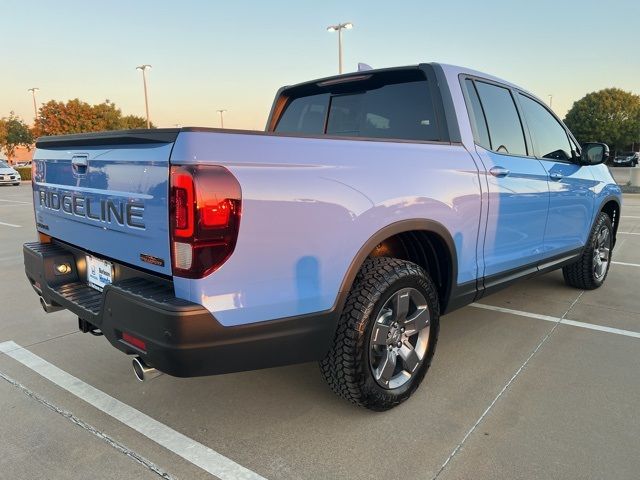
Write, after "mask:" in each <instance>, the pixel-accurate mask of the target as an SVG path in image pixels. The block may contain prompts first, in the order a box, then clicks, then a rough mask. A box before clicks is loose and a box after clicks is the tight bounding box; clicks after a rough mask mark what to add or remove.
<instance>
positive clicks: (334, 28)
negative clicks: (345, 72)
mask: <svg viewBox="0 0 640 480" xmlns="http://www.w3.org/2000/svg"><path fill="white" fill-rule="evenodd" d="M352 28H353V23H351V22H345V23H339V24H337V25H329V26H328V27H327V31H328V32H338V73H340V74H341V73H342V30H351V29H352Z"/></svg>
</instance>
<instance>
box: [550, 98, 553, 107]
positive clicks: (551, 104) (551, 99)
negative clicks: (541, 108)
mask: <svg viewBox="0 0 640 480" xmlns="http://www.w3.org/2000/svg"><path fill="white" fill-rule="evenodd" d="M549 108H553V95H549Z"/></svg>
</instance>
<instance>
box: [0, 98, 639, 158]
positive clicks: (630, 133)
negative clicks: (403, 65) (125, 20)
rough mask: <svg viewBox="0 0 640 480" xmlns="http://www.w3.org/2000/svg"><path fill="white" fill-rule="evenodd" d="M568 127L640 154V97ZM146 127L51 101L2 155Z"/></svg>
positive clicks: (574, 112) (7, 140) (138, 120)
mask: <svg viewBox="0 0 640 480" xmlns="http://www.w3.org/2000/svg"><path fill="white" fill-rule="evenodd" d="M564 122H565V123H566V124H567V126H568V127H569V129H570V130H571V131H572V132H573V134H574V135H575V136H576V138H577V139H578V141H579V142H581V143H584V142H604V143H606V144H607V145H609V148H610V149H611V151H612V152H616V151H620V150H623V149H629V148H631V147H634V148H635V149H640V95H635V94H633V93H631V92H625V91H624V90H621V89H619V88H606V89H604V90H600V91H597V92H592V93H589V94H587V95H586V96H584V97H583V98H581V99H580V100H578V101H577V102H575V103H574V104H573V106H572V107H571V109H570V110H569V112H567V115H566V117H565V119H564ZM145 127H146V122H145V119H144V118H143V117H138V116H136V115H123V114H122V111H121V110H120V109H119V108H118V107H116V105H115V104H114V103H112V102H111V101H109V100H105V101H104V102H103V103H99V104H97V105H89V104H88V103H86V102H83V101H81V100H79V99H77V98H76V99H73V100H69V101H67V102H56V101H55V100H51V101H49V102H47V103H45V104H43V105H42V106H41V107H40V110H39V111H38V118H37V120H36V121H35V124H34V125H33V126H32V127H29V126H28V125H27V124H26V123H25V122H24V121H23V120H22V119H21V118H20V117H18V116H16V115H15V114H14V113H13V112H11V113H10V114H9V116H8V117H4V118H1V119H0V149H2V151H3V152H4V153H5V155H6V156H7V158H11V157H13V155H14V154H15V150H16V148H18V147H20V146H25V147H27V148H31V146H32V145H33V143H34V139H35V138H37V137H41V136H47V135H65V134H69V133H83V132H99V131H104V130H128V129H134V128H145Z"/></svg>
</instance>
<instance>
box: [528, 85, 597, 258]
mask: <svg viewBox="0 0 640 480" xmlns="http://www.w3.org/2000/svg"><path fill="white" fill-rule="evenodd" d="M518 101H519V102H520V106H521V108H522V112H523V114H524V118H525V121H526V124H527V126H528V128H529V133H530V134H531V139H532V141H533V149H534V151H535V154H536V156H537V157H538V159H539V160H540V162H541V163H542V166H543V167H544V169H545V171H546V172H547V175H548V177H549V190H550V199H549V216H548V219H547V226H546V229H545V235H544V250H545V257H547V258H548V257H554V256H558V255H562V254H563V253H569V252H573V251H575V250H577V249H579V248H581V247H582V246H583V245H584V244H585V243H586V241H587V236H588V235H589V231H590V230H591V221H592V219H593V209H594V206H595V192H594V188H595V185H596V183H597V182H596V181H595V179H594V178H593V175H592V174H591V171H590V170H589V167H586V166H581V165H579V164H578V162H577V161H575V160H574V158H576V155H575V154H572V151H575V148H572V141H571V140H570V139H569V136H568V134H567V131H566V130H565V128H564V126H563V125H562V124H561V123H560V121H559V120H558V119H556V117H555V116H554V115H553V114H552V113H551V112H550V111H549V110H548V109H547V107H545V106H544V105H542V104H541V103H540V102H538V101H537V100H535V99H533V98H531V97H529V96H527V95H524V94H522V93H519V94H518Z"/></svg>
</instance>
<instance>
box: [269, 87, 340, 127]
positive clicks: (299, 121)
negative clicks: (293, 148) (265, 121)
mask: <svg viewBox="0 0 640 480" xmlns="http://www.w3.org/2000/svg"><path fill="white" fill-rule="evenodd" d="M327 105H329V94H328V93H321V94H319V95H310V96H308V97H299V98H294V99H293V100H292V101H291V102H289V105H287V108H286V109H285V111H284V113H283V114H282V116H281V117H280V121H279V122H278V125H277V126H276V132H283V133H306V134H309V135H322V133H323V132H324V118H325V116H326V114H327Z"/></svg>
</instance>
